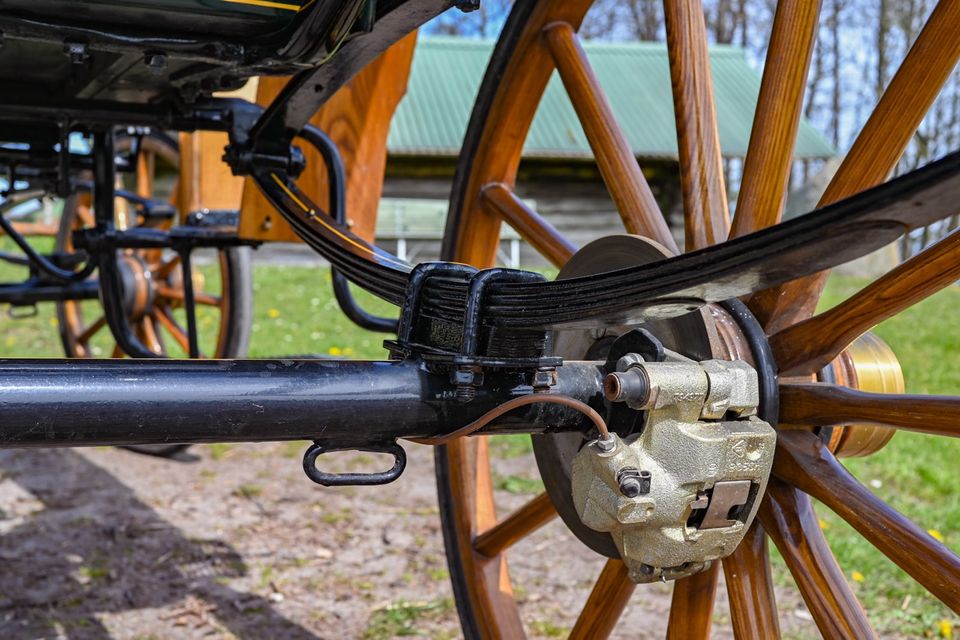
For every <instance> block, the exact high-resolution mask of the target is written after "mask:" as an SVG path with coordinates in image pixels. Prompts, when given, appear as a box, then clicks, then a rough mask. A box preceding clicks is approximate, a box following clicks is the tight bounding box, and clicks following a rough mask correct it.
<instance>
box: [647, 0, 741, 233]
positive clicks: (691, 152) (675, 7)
mask: <svg viewBox="0 0 960 640" xmlns="http://www.w3.org/2000/svg"><path fill="white" fill-rule="evenodd" d="M663 7H664V18H665V23H666V30H667V53H668V54H669V57H670V78H671V81H672V83H673V108H674V112H675V115H676V121H677V147H678V150H679V155H680V166H681V167H683V170H682V171H681V172H680V186H681V189H682V192H683V211H684V228H685V231H686V234H685V235H686V250H687V251H692V250H694V249H702V248H703V247H706V246H709V245H712V244H716V243H718V242H722V241H723V240H726V238H727V235H728V231H729V228H730V211H729V205H728V203H727V189H726V185H725V184H724V179H723V158H722V156H721V151H720V134H719V130H718V128H717V115H716V111H715V108H714V104H713V81H712V79H711V73H710V57H709V53H708V51H707V31H706V25H705V24H704V19H703V3H702V2H701V0H666V1H665V2H664V3H663Z"/></svg>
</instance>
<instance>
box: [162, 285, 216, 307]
mask: <svg viewBox="0 0 960 640" xmlns="http://www.w3.org/2000/svg"><path fill="white" fill-rule="evenodd" d="M156 291H157V295H159V296H161V297H163V298H167V299H168V300H177V301H178V302H185V301H186V298H187V296H186V294H185V293H184V292H183V289H179V288H176V287H168V286H167V285H163V284H158V285H157V287H156ZM193 300H194V302H196V303H197V304H202V305H204V306H208V307H219V306H220V305H221V304H223V298H222V297H220V296H214V295H210V294H209V293H200V292H194V294H193Z"/></svg>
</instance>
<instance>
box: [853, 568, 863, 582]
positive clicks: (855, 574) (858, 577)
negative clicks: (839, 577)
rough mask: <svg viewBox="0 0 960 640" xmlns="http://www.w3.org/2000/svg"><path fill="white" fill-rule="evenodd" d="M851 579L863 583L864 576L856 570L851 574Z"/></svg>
mask: <svg viewBox="0 0 960 640" xmlns="http://www.w3.org/2000/svg"><path fill="white" fill-rule="evenodd" d="M850 577H851V578H853V581H854V582H863V574H862V573H860V572H859V571H857V570H856V569H854V570H853V571H851V572H850Z"/></svg>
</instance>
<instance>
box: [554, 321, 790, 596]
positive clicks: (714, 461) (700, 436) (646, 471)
mask: <svg viewBox="0 0 960 640" xmlns="http://www.w3.org/2000/svg"><path fill="white" fill-rule="evenodd" d="M648 337H649V336H648ZM615 362H616V369H615V370H613V371H609V372H608V374H607V376H606V378H605V379H604V395H605V396H606V398H607V400H608V402H609V403H610V405H609V406H610V411H614V410H617V409H616V408H617V407H618V406H619V407H624V406H626V407H627V408H628V410H629V411H630V412H633V413H636V414H637V415H640V414H642V416H643V425H642V430H641V431H640V432H639V433H632V434H630V435H628V436H626V437H621V436H620V435H617V434H616V433H611V434H610V438H609V440H602V439H597V440H594V441H593V442H590V443H588V444H587V445H586V446H584V447H583V448H582V449H581V450H580V452H579V453H578V454H577V455H576V457H575V458H574V461H573V467H572V485H573V486H572V494H573V502H574V506H575V507H576V510H577V514H578V515H579V516H580V519H581V520H582V522H583V523H584V524H585V525H586V526H588V527H590V528H591V529H594V530H596V531H600V532H608V533H610V534H611V536H612V538H613V541H614V543H615V544H616V547H617V550H618V551H619V553H620V556H621V557H622V558H623V560H624V562H625V563H626V565H627V568H628V569H629V575H630V578H631V579H632V580H634V581H635V582H653V581H656V580H671V579H677V578H682V577H686V576H689V575H691V574H693V573H696V572H699V571H702V570H703V569H706V568H707V567H709V566H710V563H711V562H713V561H715V560H717V559H720V558H723V557H725V556H727V555H728V554H730V553H731V552H732V551H733V550H734V549H735V548H736V546H737V545H738V544H739V543H740V541H741V540H742V538H743V536H744V534H745V533H746V530H747V528H748V527H749V526H750V523H751V522H752V521H753V518H754V517H755V515H756V511H757V508H758V507H759V502H760V497H761V496H762V495H763V492H764V490H765V488H766V484H767V480H768V479H769V476H770V469H771V467H772V464H773V453H774V448H775V444H776V436H775V432H774V430H773V428H772V427H771V426H770V424H768V423H767V422H765V421H763V420H761V419H760V418H759V417H757V415H756V413H757V407H758V405H759V403H760V397H759V396H760V393H759V384H758V378H757V373H756V371H755V370H754V369H753V368H752V367H750V365H748V364H747V363H745V362H742V361H736V360H734V361H725V360H707V361H703V362H696V361H694V360H690V359H688V358H685V357H683V356H681V355H679V354H677V353H674V352H671V351H668V350H665V349H662V348H659V349H650V350H647V352H646V353H643V354H641V353H628V354H625V355H622V356H620V357H619V358H617V359H616V361H615ZM611 428H613V425H612V424H611Z"/></svg>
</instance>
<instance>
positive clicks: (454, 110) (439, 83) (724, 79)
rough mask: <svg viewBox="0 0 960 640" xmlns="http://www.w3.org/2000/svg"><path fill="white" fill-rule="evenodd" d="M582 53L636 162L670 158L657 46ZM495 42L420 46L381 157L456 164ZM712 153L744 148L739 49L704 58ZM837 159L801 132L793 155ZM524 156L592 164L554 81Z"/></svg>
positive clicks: (749, 97) (812, 133) (752, 82)
mask: <svg viewBox="0 0 960 640" xmlns="http://www.w3.org/2000/svg"><path fill="white" fill-rule="evenodd" d="M584 49H585V50H586V52H587V56H588V57H589V59H590V62H591V65H592V66H593V68H594V70H595V72H596V74H597V77H598V78H599V79H600V84H601V85H602V86H603V88H604V90H605V91H606V93H607V97H608V99H609V100H610V103H611V105H612V106H613V111H614V113H615V114H616V116H617V120H618V121H619V122H620V126H621V127H622V128H623V130H624V131H626V133H627V137H628V138H629V141H630V145H631V147H632V148H633V151H634V153H635V154H636V155H637V156H640V157H657V158H676V157H677V139H676V128H675V123H674V117H673V98H672V97H671V90H670V69H669V66H668V62H667V50H666V47H665V46H664V45H663V44H658V43H600V42H585V43H584ZM492 50H493V42H492V41H489V40H474V39H465V38H439V37H431V38H421V39H420V41H419V42H418V43H417V49H416V53H415V54H414V58H413V69H412V71H411V76H410V82H409V86H408V89H407V95H406V97H405V98H404V99H403V101H402V102H401V103H400V106H399V107H398V108H397V113H396V116H395V119H394V122H393V127H392V128H391V132H390V138H389V141H388V149H389V151H390V152H391V153H393V154H398V155H431V156H455V155H457V154H458V152H459V149H460V143H461V141H462V140H463V134H464V131H465V130H466V127H467V121H468V120H469V118H470V111H471V109H472V108H473V102H474V98H475V96H476V93H477V89H478V87H479V85H480V80H481V79H482V77H483V73H484V70H485V69H486V66H487V61H488V59H489V58H490V53H491V51H492ZM710 61H711V67H712V70H713V82H714V95H715V98H716V104H717V119H718V121H719V125H720V146H721V147H722V149H723V153H724V155H726V156H743V155H744V154H745V153H746V150H747V144H748V142H749V140H750V129H751V127H752V126H753V111H754V108H755V105H756V102H757V94H758V92H759V90H760V76H759V74H758V73H757V72H756V71H755V70H754V69H752V68H751V67H750V65H749V64H748V63H747V60H746V57H745V55H744V53H743V51H742V50H741V49H738V48H735V47H728V46H714V47H711V50H710ZM835 153H836V152H835V150H834V149H833V147H832V146H831V145H830V144H829V143H828V142H827V140H826V139H825V138H824V137H823V136H821V135H820V134H819V133H818V132H817V131H816V130H815V129H814V128H813V127H812V126H811V125H810V123H808V122H806V121H803V122H801V123H800V132H799V135H798V139H797V146H796V150H795V155H796V156H797V157H798V158H813V157H828V156H832V155H835ZM524 156H526V157H540V158H592V157H593V154H592V153H591V151H590V145H589V144H588V143H587V140H586V137H585V136H584V134H583V130H582V129H581V127H580V123H579V121H578V120H577V116H576V113H575V112H574V110H573V105H571V104H570V100H569V98H568V97H567V94H566V91H565V90H564V88H563V84H562V83H561V82H560V78H559V77H557V74H556V72H554V75H553V77H552V78H551V79H550V84H549V85H548V86H547V91H546V94H545V95H544V99H543V101H542V102H541V104H540V108H539V110H538V111H537V116H536V118H535V119H534V121H533V127H532V129H531V131H530V135H529V136H528V137H527V143H526V147H525V149H524Z"/></svg>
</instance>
